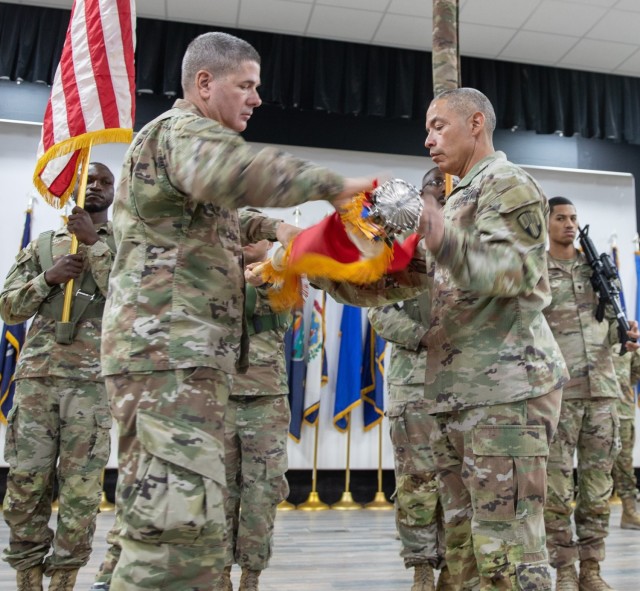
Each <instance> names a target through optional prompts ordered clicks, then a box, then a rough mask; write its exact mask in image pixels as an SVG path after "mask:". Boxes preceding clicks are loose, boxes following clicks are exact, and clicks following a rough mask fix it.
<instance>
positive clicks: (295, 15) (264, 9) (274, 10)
mask: <svg viewBox="0 0 640 591" xmlns="http://www.w3.org/2000/svg"><path fill="white" fill-rule="evenodd" d="M217 2H218V0H216V4H217ZM311 7H312V5H311V4H306V3H303V2H287V1H286V0H242V3H241V4H240V17H239V19H238V27H240V28H241V29H242V28H248V29H256V30H258V31H281V32H284V33H289V34H291V35H300V34H303V33H304V32H305V29H306V28H307V23H308V22H309V14H310V12H311Z"/></svg>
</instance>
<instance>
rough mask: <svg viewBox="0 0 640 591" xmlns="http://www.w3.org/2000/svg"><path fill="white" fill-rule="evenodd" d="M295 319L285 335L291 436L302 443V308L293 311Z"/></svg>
mask: <svg viewBox="0 0 640 591" xmlns="http://www.w3.org/2000/svg"><path fill="white" fill-rule="evenodd" d="M292 313H293V320H292V322H291V326H290V327H289V330H287V333H286V334H285V337H284V345H285V355H286V358H287V373H288V377H289V408H290V409H291V420H290V422H289V437H291V439H293V440H294V441H295V442H296V443H300V436H301V435H302V415H303V413H304V382H305V374H306V367H307V366H306V364H305V357H304V336H305V335H304V313H303V310H302V308H296V309H295V310H293V311H292Z"/></svg>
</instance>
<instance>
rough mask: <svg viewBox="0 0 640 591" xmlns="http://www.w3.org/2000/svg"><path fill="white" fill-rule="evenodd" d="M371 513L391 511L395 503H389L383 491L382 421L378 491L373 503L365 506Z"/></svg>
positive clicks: (379, 444)
mask: <svg viewBox="0 0 640 591" xmlns="http://www.w3.org/2000/svg"><path fill="white" fill-rule="evenodd" d="M364 508H365V509H370V510H371V511H389V510H390V509H393V503H390V502H389V501H387V498H386V497H385V496H384V491H383V490H382V421H380V422H379V423H378V490H377V492H376V496H375V497H374V498H373V501H371V502H370V503H367V504H366V505H365V506H364Z"/></svg>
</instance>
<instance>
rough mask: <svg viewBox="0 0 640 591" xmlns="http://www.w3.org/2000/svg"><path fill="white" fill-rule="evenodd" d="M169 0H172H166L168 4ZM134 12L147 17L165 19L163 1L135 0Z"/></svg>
mask: <svg viewBox="0 0 640 591" xmlns="http://www.w3.org/2000/svg"><path fill="white" fill-rule="evenodd" d="M171 1H172V0H168V3H169V4H170V3H171ZM174 1H175V0H174ZM136 14H137V15H138V16H143V17H147V18H160V19H166V18H167V13H166V12H165V2H158V1H157V0H136Z"/></svg>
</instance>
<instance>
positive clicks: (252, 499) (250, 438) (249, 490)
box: [217, 240, 291, 591]
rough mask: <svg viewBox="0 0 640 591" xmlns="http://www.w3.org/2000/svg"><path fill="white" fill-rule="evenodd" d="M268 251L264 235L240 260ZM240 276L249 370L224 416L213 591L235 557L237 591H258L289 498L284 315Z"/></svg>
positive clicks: (225, 583) (225, 590)
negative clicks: (223, 525)
mask: <svg viewBox="0 0 640 591" xmlns="http://www.w3.org/2000/svg"><path fill="white" fill-rule="evenodd" d="M270 248H271V242H269V241H268V240H261V241H260V242H257V243H255V244H249V245H247V246H245V247H244V248H243V250H244V261H245V263H246V264H247V265H252V264H254V263H257V262H259V261H264V260H265V259H266V257H267V253H268V252H269V249H270ZM245 278H246V280H247V286H246V289H247V293H246V299H245V312H246V318H247V323H248V327H249V335H250V348H249V370H248V372H247V373H246V374H245V375H238V376H235V377H234V379H233V387H232V389H231V396H229V402H228V403H227V410H226V413H225V416H224V422H225V433H224V449H225V460H224V462H225V468H226V472H227V493H226V496H225V513H226V516H227V535H228V536H229V539H228V541H227V559H226V561H227V564H226V566H225V572H224V574H223V576H222V577H221V580H220V582H219V586H218V588H217V589H219V591H232V586H231V566H232V565H233V563H234V562H235V563H236V564H239V565H240V567H241V568H242V576H241V578H240V589H239V591H257V590H258V577H259V576H260V573H261V572H262V571H263V570H264V569H265V568H267V566H268V564H269V559H270V558H271V552H272V546H273V543H272V542H273V525H274V522H275V518H276V511H277V508H278V503H280V502H281V501H283V500H284V499H286V498H287V496H288V495H289V484H288V483H287V479H286V477H285V472H286V471H287V435H288V433H289V419H290V416H291V415H290V412H289V401H288V399H287V393H288V391H289V389H288V385H287V369H286V367H285V355H284V333H285V331H286V328H287V325H288V324H289V321H290V315H289V314H288V313H280V314H276V313H274V311H273V310H272V309H271V306H270V305H269V299H268V297H267V293H266V286H265V285H263V281H262V278H261V277H260V276H259V275H255V274H253V273H252V271H251V270H249V269H247V270H246V271H245Z"/></svg>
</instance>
